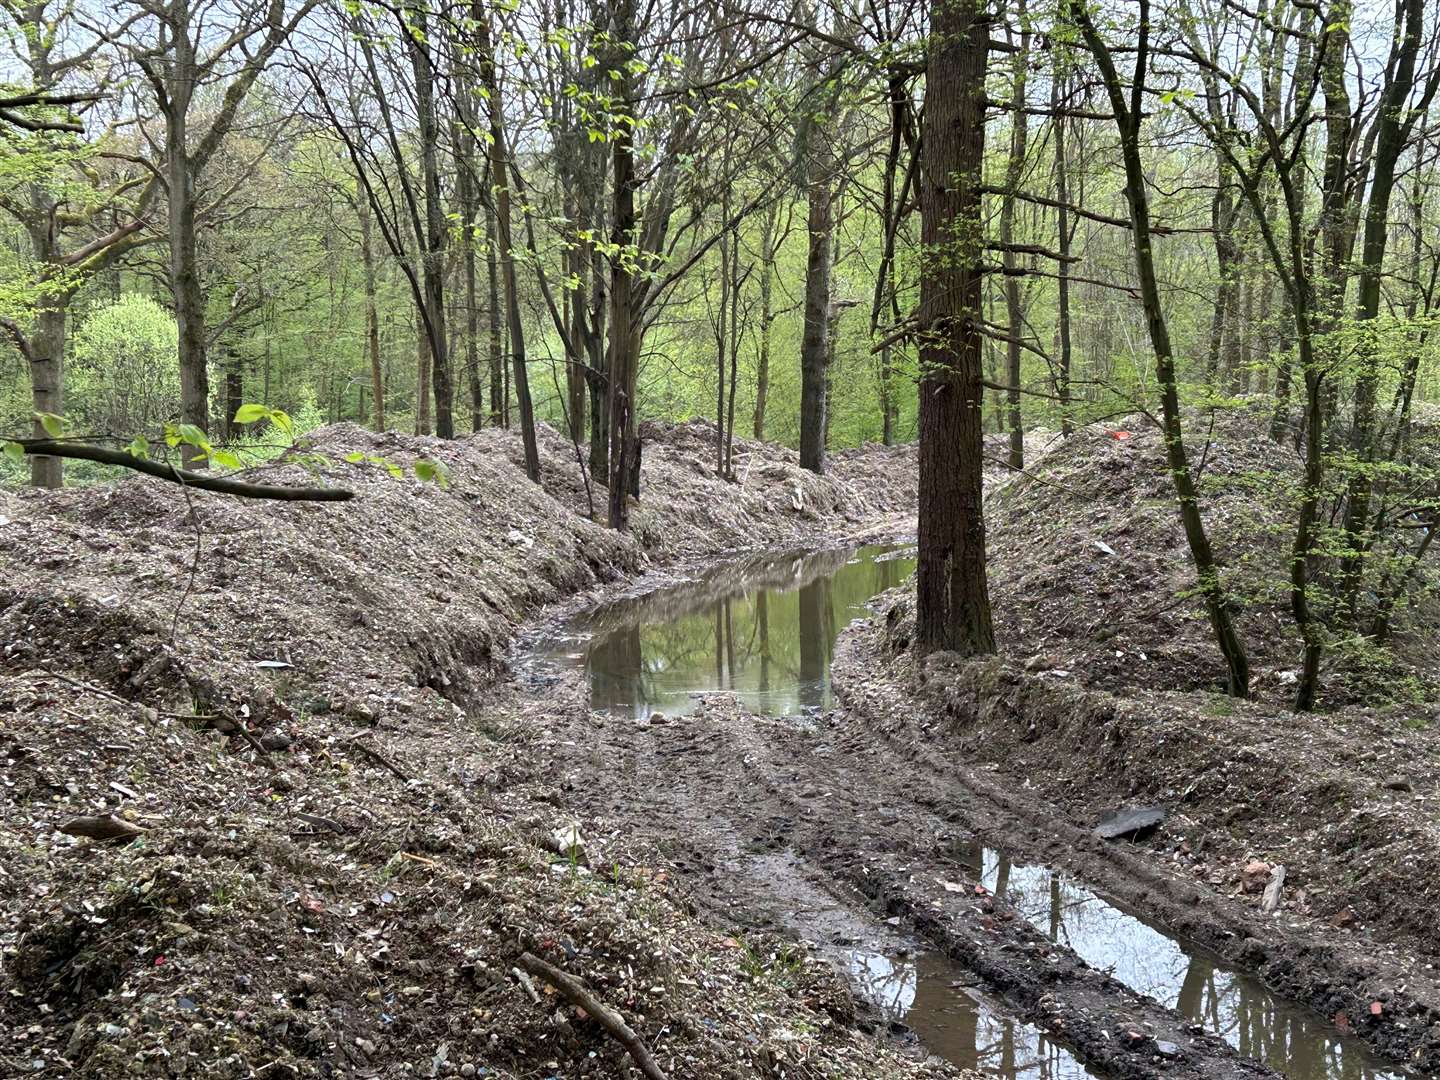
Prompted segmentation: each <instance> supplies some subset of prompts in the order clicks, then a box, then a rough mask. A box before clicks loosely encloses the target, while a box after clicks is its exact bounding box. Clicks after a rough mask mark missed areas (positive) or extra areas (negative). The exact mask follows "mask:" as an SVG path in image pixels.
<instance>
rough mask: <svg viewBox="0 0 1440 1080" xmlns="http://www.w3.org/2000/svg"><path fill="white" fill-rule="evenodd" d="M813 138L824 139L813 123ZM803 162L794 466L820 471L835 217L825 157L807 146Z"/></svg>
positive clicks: (823, 430) (819, 140)
mask: <svg viewBox="0 0 1440 1080" xmlns="http://www.w3.org/2000/svg"><path fill="white" fill-rule="evenodd" d="M812 131H813V132H814V135H813V141H814V142H824V137H823V135H822V134H821V131H820V125H819V124H818V123H817V124H815V125H813V127H812ZM809 154H810V158H809V161H808V164H807V171H808V172H809V174H810V175H809V176H808V177H807V181H808V190H807V192H806V198H807V201H808V216H807V218H806V230H807V232H808V234H809V237H810V251H809V257H808V259H807V260H806V264H805V329H804V332H803V334H802V335H801V339H800V467H801V468H802V469H809V470H810V471H811V472H814V473H821V474H823V473H824V472H825V389H826V387H825V383H826V379H825V375H826V371H827V369H828V368H829V366H830V268H831V263H832V258H831V251H830V247H831V242H832V240H833V236H834V230H835V221H834V215H833V213H832V211H833V208H834V204H833V193H832V191H831V183H830V174H829V167H828V166H829V163H828V161H826V160H825V159H824V157H823V150H822V148H821V147H819V146H811V147H810V149H809Z"/></svg>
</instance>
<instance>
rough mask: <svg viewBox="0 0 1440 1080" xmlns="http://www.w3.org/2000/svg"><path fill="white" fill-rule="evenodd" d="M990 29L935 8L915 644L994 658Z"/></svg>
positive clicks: (943, 4)
mask: <svg viewBox="0 0 1440 1080" xmlns="http://www.w3.org/2000/svg"><path fill="white" fill-rule="evenodd" d="M989 37H990V20H989V18H988V17H987V15H986V14H985V10H984V8H983V7H982V6H981V5H980V3H979V0H933V3H932V5H931V9H930V44H929V60H928V65H927V74H926V83H925V120H924V125H925V131H924V139H923V140H922V147H923V149H922V153H923V155H924V157H923V164H922V170H921V177H920V180H919V199H920V215H921V216H920V222H921V224H920V230H921V244H922V259H923V260H924V263H925V265H924V269H923V272H922V273H921V281H920V325H921V330H922V334H923V336H922V338H921V343H920V370H921V377H920V503H919V562H918V565H917V568H916V578H915V580H916V607H915V644H916V648H917V649H918V650H919V651H921V652H933V651H935V650H940V649H948V650H953V651H956V652H959V653H961V654H963V655H967V656H969V655H975V654H980V653H992V652H994V651H995V631H994V627H993V624H992V620H991V615H990V592H989V585H988V583H987V581H986V575H985V521H984V514H983V506H984V493H983V487H982V480H981V459H982V457H983V435H982V431H981V406H982V398H983V394H984V388H983V386H982V383H981V349H982V347H983V343H982V339H981V334H980V326H979V317H980V301H981V280H982V278H981V273H980V269H981V268H980V261H981V254H982V251H983V237H982V228H983V226H982V223H981V212H980V211H981V196H980V190H979V186H980V181H981V170H982V167H983V163H984V157H985V119H984V117H985V63H986V56H987V53H988V51H989Z"/></svg>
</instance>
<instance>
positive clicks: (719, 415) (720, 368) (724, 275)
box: [715, 159, 733, 476]
mask: <svg viewBox="0 0 1440 1080" xmlns="http://www.w3.org/2000/svg"><path fill="white" fill-rule="evenodd" d="M725 164H726V166H727V167H728V164H729V162H728V159H727V161H726V163H725ZM727 171H728V168H727ZM720 220H721V221H729V220H730V189H729V187H728V186H727V187H726V189H725V193H724V194H723V195H722V196H721V197H720ZM732 281H733V277H732V273H731V268H730V245H729V243H728V242H727V241H726V240H725V238H724V237H721V239H720V308H719V310H718V311H717V312H716V318H715V386H716V390H715V472H716V474H717V475H719V476H724V475H725V367H726V360H727V359H728V358H729V352H728V335H727V334H726V326H727V324H728V323H729V321H730V285H731V282H732Z"/></svg>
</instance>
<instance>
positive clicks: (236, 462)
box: [210, 450, 240, 469]
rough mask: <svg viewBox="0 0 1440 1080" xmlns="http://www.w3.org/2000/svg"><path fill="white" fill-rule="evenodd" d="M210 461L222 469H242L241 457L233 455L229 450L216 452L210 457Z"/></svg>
mask: <svg viewBox="0 0 1440 1080" xmlns="http://www.w3.org/2000/svg"><path fill="white" fill-rule="evenodd" d="M210 460H211V461H212V462H214V463H215V464H216V465H219V466H220V467H221V468H225V469H238V468H240V455H238V454H235V453H232V452H231V451H229V450H216V451H215V452H214V453H213V454H211V455H210Z"/></svg>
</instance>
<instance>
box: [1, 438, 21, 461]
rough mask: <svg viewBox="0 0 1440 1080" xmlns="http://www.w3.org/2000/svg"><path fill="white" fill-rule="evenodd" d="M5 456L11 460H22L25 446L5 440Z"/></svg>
mask: <svg viewBox="0 0 1440 1080" xmlns="http://www.w3.org/2000/svg"><path fill="white" fill-rule="evenodd" d="M5 456H6V457H8V458H9V459H10V460H11V461H24V460H25V447H23V446H21V445H20V444H19V443H18V442H7V443H6V444H5Z"/></svg>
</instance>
